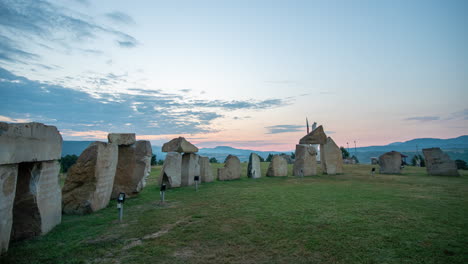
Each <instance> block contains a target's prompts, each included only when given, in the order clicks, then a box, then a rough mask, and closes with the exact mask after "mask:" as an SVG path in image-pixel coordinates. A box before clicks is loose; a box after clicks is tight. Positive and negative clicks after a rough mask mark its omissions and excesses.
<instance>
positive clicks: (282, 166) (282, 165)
mask: <svg viewBox="0 0 468 264" xmlns="http://www.w3.org/2000/svg"><path fill="white" fill-rule="evenodd" d="M266 176H268V177H283V176H288V162H287V161H286V160H285V159H284V158H283V157H281V156H280V155H273V158H272V159H271V162H270V165H269V166H268V170H267V173H266Z"/></svg>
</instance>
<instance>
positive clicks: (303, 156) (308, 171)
mask: <svg viewBox="0 0 468 264" xmlns="http://www.w3.org/2000/svg"><path fill="white" fill-rule="evenodd" d="M295 154H296V160H295V161H294V166H293V175H294V176H312V175H317V152H316V150H315V147H314V146H312V145H300V144H299V145H296V153H295Z"/></svg>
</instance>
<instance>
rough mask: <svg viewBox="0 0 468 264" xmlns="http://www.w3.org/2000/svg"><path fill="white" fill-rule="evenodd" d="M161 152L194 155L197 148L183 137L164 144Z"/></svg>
mask: <svg viewBox="0 0 468 264" xmlns="http://www.w3.org/2000/svg"><path fill="white" fill-rule="evenodd" d="M162 152H179V153H196V152H198V148H197V147H195V145H193V144H192V143H190V142H188V141H187V140H186V139H185V138H183V137H178V138H174V139H172V140H171V141H169V142H167V143H164V145H163V146H162Z"/></svg>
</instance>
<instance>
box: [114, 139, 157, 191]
mask: <svg viewBox="0 0 468 264" xmlns="http://www.w3.org/2000/svg"><path fill="white" fill-rule="evenodd" d="M152 154H153V153H152V150H151V143H150V142H149V141H146V140H139V141H137V142H136V143H135V144H132V145H130V146H127V145H119V155H118V156H119V158H118V163H117V170H116V172H115V179H114V187H113V189H112V196H111V198H112V199H114V198H117V197H118V196H119V193H121V192H124V193H125V194H126V195H128V196H129V197H131V196H134V195H135V194H137V193H139V192H140V191H141V190H142V189H143V188H144V187H145V185H146V179H147V178H148V176H149V174H150V173H151V156H152Z"/></svg>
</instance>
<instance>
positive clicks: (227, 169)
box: [218, 155, 241, 181]
mask: <svg viewBox="0 0 468 264" xmlns="http://www.w3.org/2000/svg"><path fill="white" fill-rule="evenodd" d="M240 176H241V165H240V160H239V158H238V157H236V156H233V155H229V156H227V157H226V163H225V164H224V168H218V180H220V181H229V180H236V179H240Z"/></svg>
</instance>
